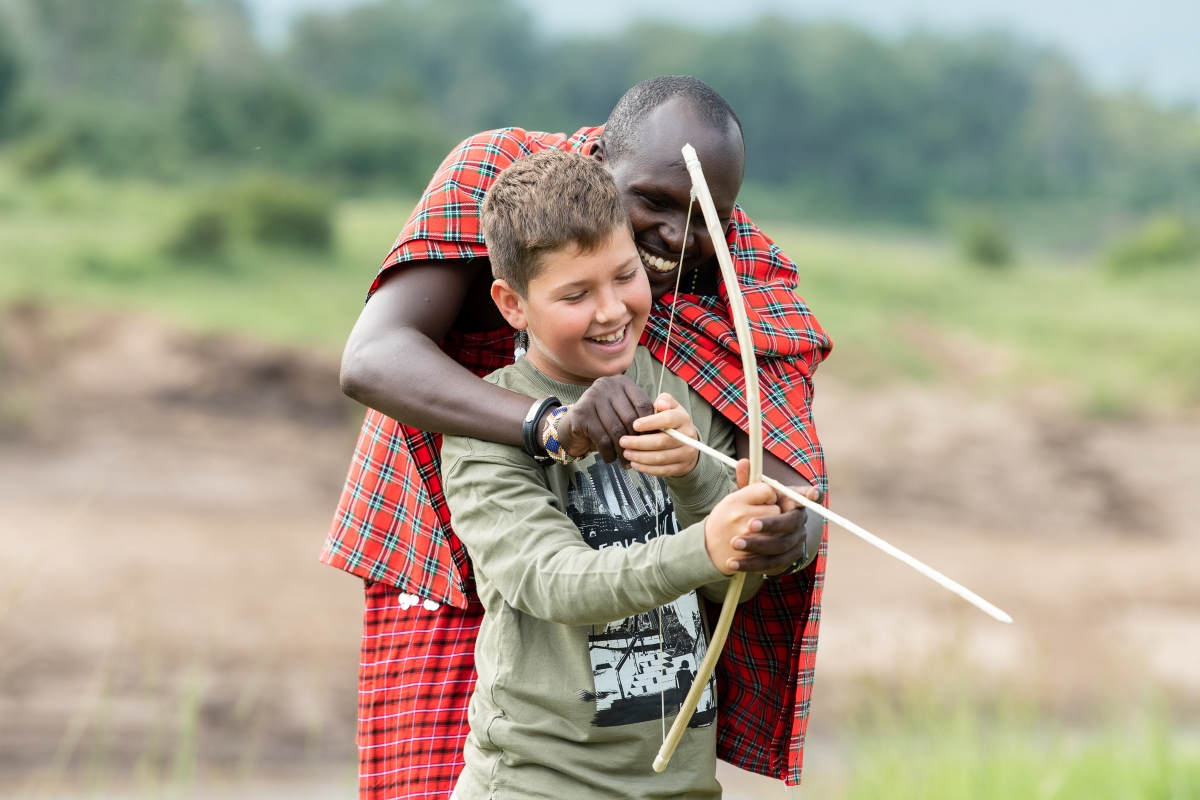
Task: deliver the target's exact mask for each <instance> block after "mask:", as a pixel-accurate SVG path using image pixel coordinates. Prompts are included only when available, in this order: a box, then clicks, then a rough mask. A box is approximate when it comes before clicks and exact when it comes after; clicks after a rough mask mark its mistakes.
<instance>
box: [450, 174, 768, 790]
mask: <svg viewBox="0 0 1200 800" xmlns="http://www.w3.org/2000/svg"><path fill="white" fill-rule="evenodd" d="M482 222H483V230H484V236H485V238H486V240H487V244H488V252H489V254H490V256H491V261H492V269H493V273H494V275H495V278H496V280H495V282H494V284H493V287H492V298H493V299H494V300H495V302H496V305H497V306H498V307H499V309H500V311H501V313H503V314H504V316H505V318H506V319H507V320H508V322H509V323H510V324H511V325H512V326H513V327H514V328H516V329H518V330H523V331H525V332H526V333H527V334H528V352H527V354H526V356H525V357H524V358H521V359H519V360H518V361H517V363H515V364H514V365H512V366H509V367H505V368H504V369H501V370H499V371H498V372H495V373H493V374H492V375H491V376H489V377H488V380H489V381H491V382H493V383H496V384H498V385H500V386H503V387H505V388H508V389H511V390H514V391H518V392H521V393H524V394H527V395H529V396H531V397H551V398H557V399H558V401H559V402H560V403H565V404H568V405H569V404H570V403H572V402H574V401H576V400H577V399H578V398H579V396H580V395H581V394H582V393H583V392H584V390H585V389H586V388H587V387H588V386H590V385H591V384H592V383H593V382H594V381H596V380H599V379H603V378H605V377H608V376H613V375H618V374H621V373H624V374H626V375H627V376H629V378H630V379H632V380H633V381H635V382H636V383H638V384H639V385H640V386H642V387H643V388H644V389H646V391H647V392H648V393H650V394H654V393H655V391H656V388H657V386H658V384H659V382H660V380H661V386H662V389H663V394H661V395H660V396H659V397H658V400H657V401H656V404H655V407H656V409H657V411H658V413H656V414H654V415H653V416H650V417H647V418H645V419H643V420H641V421H640V424H639V427H640V429H641V430H648V431H655V430H661V429H663V428H675V429H678V430H680V431H681V432H684V433H687V434H689V435H692V436H696V437H698V438H699V439H700V440H701V441H705V442H707V443H708V444H710V445H712V446H713V447H716V448H717V449H719V450H722V451H723V452H727V453H730V454H732V453H733V450H734V436H733V429H732V426H731V425H730V424H729V423H728V422H727V421H726V420H725V419H724V418H723V417H722V416H721V415H720V414H718V413H716V412H715V411H714V410H713V409H712V407H711V406H709V405H708V404H707V403H706V402H704V400H703V399H701V398H700V396H699V395H697V394H696V393H695V392H693V391H692V390H690V389H689V388H688V386H687V384H686V383H684V382H683V381H682V380H681V379H679V378H677V377H676V376H674V375H672V374H670V373H668V374H666V375H665V376H660V370H661V367H660V366H658V365H657V364H655V362H653V360H652V359H651V357H650V355H649V353H648V352H647V351H646V350H645V349H644V348H641V347H639V346H638V345H637V342H638V340H639V338H640V336H641V334H642V329H643V327H644V325H645V322H646V318H647V316H648V315H649V311H650V305H651V297H650V289H649V285H648V283H647V279H646V275H645V270H644V269H643V268H642V265H641V262H640V260H639V255H638V252H637V249H636V247H635V245H634V242H633V238H632V235H631V232H630V227H629V222H628V218H627V217H626V214H625V211H624V209H623V207H622V204H621V202H620V198H619V197H618V194H617V190H616V187H615V185H614V184H613V182H612V178H611V177H610V176H609V174H608V173H607V172H606V171H605V170H604V168H603V166H602V165H601V164H600V163H599V162H597V161H596V160H594V159H588V158H585V157H583V156H579V155H575V154H571V153H566V152H563V151H560V150H548V151H545V152H542V153H538V154H535V155H532V156H529V157H527V158H523V159H521V160H519V161H517V162H516V163H514V164H513V165H512V166H510V167H509V168H508V169H507V170H505V171H504V173H502V174H501V176H500V178H499V179H498V180H497V181H496V183H495V184H494V185H493V187H492V188H491V189H490V191H489V192H488V195H487V199H486V201H485V202H484V205H483V211H482ZM675 398H678V400H676V399H675ZM559 418H560V415H559V414H552V415H550V417H548V419H547V422H546V428H545V430H544V431H542V436H541V439H540V441H542V442H543V443H545V444H546V450H547V452H548V454H549V455H550V456H551V457H552V458H553V459H554V460H553V461H552V462H550V463H548V464H545V465H543V464H539V463H538V462H537V461H535V460H534V458H532V457H531V456H529V455H527V453H526V452H525V450H524V449H522V448H518V447H510V446H505V445H498V444H492V443H488V442H483V441H480V440H476V439H468V438H463V437H452V436H447V437H445V439H444V443H443V445H442V467H443V474H444V476H445V478H444V480H445V491H446V499H447V501H448V503H449V507H450V511H451V514H452V519H453V525H454V530H455V532H456V533H457V534H458V536H459V538H460V539H462V541H463V542H464V544H465V545H466V547H467V550H468V552H469V554H470V556H471V560H472V562H473V564H474V565H475V570H476V572H475V578H476V582H477V588H478V592H479V597H480V599H481V600H482V601H483V605H484V608H485V616H484V620H483V624H482V627H481V628H480V632H479V638H478V641H477V645H476V667H477V670H478V676H479V677H478V682H477V684H476V689H475V693H474V695H473V696H472V698H471V705H470V711H469V718H470V727H471V731H470V735H469V736H468V737H467V744H466V748H465V753H464V756H465V760H466V768H465V769H464V771H463V773H462V774H461V776H460V777H459V780H458V785H457V787H456V789H455V797H456V798H458V800H483V798H493V797H496V798H499V797H504V798H516V797H520V798H552V799H553V800H563V798H572V800H573V799H574V798H593V797H594V798H651V797H654V798H662V797H687V798H718V797H720V795H721V787H720V785H719V784H718V783H717V781H716V777H715V770H716V733H715V726H714V725H713V722H714V718H715V714H716V703H715V696H714V693H715V688H714V684H713V683H711V682H710V684H709V686H708V688H707V690H706V692H705V695H704V696H703V698H702V699H701V702H700V704H699V707H698V709H697V713H696V715H695V717H694V718H693V720H692V723H691V726H690V728H689V730H688V731H687V733H686V734H685V736H684V738H683V741H682V742H681V744H680V746H679V749H678V751H677V752H676V754H675V757H674V759H673V760H672V761H671V765H670V767H669V768H668V769H667V770H666V771H665V772H663V773H661V774H656V773H654V772H653V770H652V768H651V765H652V763H653V761H654V756H655V753H656V752H657V750H658V747H659V745H660V744H661V742H662V738H663V732H664V726H665V725H667V724H669V719H667V718H669V717H673V716H674V715H675V714H676V713H677V712H678V709H679V705H680V703H681V702H682V700H683V697H684V696H685V695H686V693H687V691H688V689H689V688H690V687H691V685H692V683H693V680H694V676H695V671H696V668H697V667H698V666H699V663H700V660H701V659H702V658H703V657H704V653H705V650H706V649H707V641H706V633H705V620H704V617H703V611H702V605H701V604H700V602H699V599H698V597H697V594H696V590H700V591H701V592H703V593H704V594H705V596H708V597H710V598H712V599H714V600H720V599H721V598H723V596H724V585H725V581H726V580H727V578H728V576H729V575H732V574H733V573H734V572H735V571H736V570H737V568H738V559H737V551H736V550H735V549H734V547H733V542H734V540H735V539H737V537H739V536H741V535H743V534H747V533H749V532H751V530H752V527H751V526H752V523H753V521H754V520H757V519H760V518H763V517H768V516H773V515H775V514H778V513H780V509H779V507H778V506H776V505H775V502H776V498H775V494H774V492H773V491H772V490H770V489H769V488H768V487H766V486H764V485H762V484H756V485H754V486H749V487H745V488H742V489H740V490H737V491H734V488H735V487H734V480H733V477H732V476H731V475H730V474H729V472H728V471H727V470H726V469H725V468H724V467H722V466H721V465H720V464H717V463H716V462H715V461H713V460H712V459H702V458H698V454H697V453H696V452H695V451H694V450H691V449H690V448H686V447H682V446H680V445H678V444H677V443H676V442H675V441H674V440H672V439H670V438H669V437H667V436H666V435H665V434H662V433H657V434H653V433H651V434H644V435H642V436H640V437H638V439H639V441H638V443H637V445H636V447H633V448H630V449H629V450H627V451H626V453H625V455H626V457H627V458H628V459H629V461H630V462H631V463H632V464H633V465H634V467H636V470H634V469H630V470H626V469H623V468H622V467H621V466H620V464H619V463H614V464H612V465H607V464H604V463H603V462H602V461H601V460H599V459H597V458H596V457H595V455H591V456H588V457H586V458H584V459H582V460H577V461H574V462H573V463H569V462H568V459H569V458H570V457H569V456H565V455H564V454H563V453H562V452H561V449H560V448H559V447H558V444H557V442H556V440H555V433H556V429H555V426H556V424H557V421H558V419H559ZM548 460H549V459H548ZM563 462H567V463H563ZM745 475H746V470H745V465H744V464H743V467H742V468H741V469H739V471H738V477H739V479H740V480H739V482H740V483H742V484H743V485H744V483H745ZM761 582H762V579H761V577H760V576H756V575H751V576H749V577H748V579H747V582H746V590H745V592H744V594H743V597H742V599H743V600H745V599H747V598H749V597H750V596H752V595H753V594H754V593H755V592H756V591H757V590H758V588H759V586H760V585H761ZM664 720H667V721H666V722H664Z"/></svg>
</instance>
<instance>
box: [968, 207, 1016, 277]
mask: <svg viewBox="0 0 1200 800" xmlns="http://www.w3.org/2000/svg"><path fill="white" fill-rule="evenodd" d="M958 244H959V249H960V250H961V251H962V255H963V258H965V259H966V260H967V261H969V262H970V263H972V264H979V265H980V266H983V267H991V268H999V267H1006V266H1008V265H1009V264H1011V263H1012V262H1013V245H1012V240H1011V238H1010V237H1009V234H1008V231H1007V230H1006V229H1005V228H1004V226H1003V225H1002V224H1001V222H1000V221H999V220H998V219H996V217H995V216H994V215H992V214H989V213H986V212H976V213H973V214H970V215H969V216H967V217H966V218H965V219H963V220H962V222H961V223H960V224H959V229H958Z"/></svg>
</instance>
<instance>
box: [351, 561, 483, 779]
mask: <svg viewBox="0 0 1200 800" xmlns="http://www.w3.org/2000/svg"><path fill="white" fill-rule="evenodd" d="M366 604H367V610H366V614H365V615H364V620H363V641H362V664H361V667H360V670H361V671H360V674H359V693H358V788H359V797H362V798H371V799H372V800H383V799H384V798H388V800H393V799H398V800H429V799H432V798H436V799H437V800H445V798H446V797H448V796H449V795H450V792H451V791H453V789H454V783H455V781H456V780H458V774H459V773H460V772H462V769H463V756H462V750H463V745H464V744H465V743H466V738H467V724H466V720H467V704H468V703H469V702H470V700H471V692H472V691H474V690H475V636H476V634H478V632H479V624H480V623H481V622H482V621H483V604H482V603H480V602H479V600H478V599H477V598H472V599H471V600H470V602H469V603H468V605H467V608H466V609H461V608H455V607H454V606H449V605H443V606H441V607H440V608H437V609H436V610H432V611H431V610H430V609H428V608H426V607H424V606H423V605H422V604H421V601H420V598H417V597H416V596H415V595H409V594H404V593H402V592H400V591H399V590H397V589H396V588H395V587H393V586H389V585H388V584H386V583H375V584H368V585H367V589H366Z"/></svg>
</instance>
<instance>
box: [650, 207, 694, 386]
mask: <svg viewBox="0 0 1200 800" xmlns="http://www.w3.org/2000/svg"><path fill="white" fill-rule="evenodd" d="M695 204H696V187H695V186H693V187H692V193H691V195H690V197H689V199H688V207H687V214H686V216H685V219H684V221H683V242H682V243H681V244H680V245H679V266H678V267H676V268H675V292H674V293H673V294H672V295H671V313H670V314H668V315H667V340H666V342H664V343H663V358H662V369H661V370H659V372H658V391H656V392H655V393H654V399H655V400H657V399H658V396H659V395H660V394H662V386H663V378H665V377H666V376H667V359H668V358H670V357H671V334H672V333H673V332H674V330H675V306H676V305H677V304H678V303H679V281H680V279H682V278H683V256H684V254H685V253H686V252H687V235H688V231H689V230H690V229H691V224H692V206H694V205H695Z"/></svg>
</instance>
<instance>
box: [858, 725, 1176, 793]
mask: <svg viewBox="0 0 1200 800" xmlns="http://www.w3.org/2000/svg"><path fill="white" fill-rule="evenodd" d="M901 719H902V720H904V721H903V722H899V720H901ZM1134 719H1135V720H1136V721H1134V722H1130V721H1129V720H1128V719H1126V720H1125V721H1123V722H1122V724H1120V725H1119V726H1117V725H1114V726H1112V727H1110V728H1108V729H1106V730H1101V731H1096V730H1090V731H1085V732H1068V731H1066V730H1063V729H1058V728H1055V729H1047V728H1046V727H1044V726H1043V727H1037V726H1035V725H1034V724H1033V721H1032V720H1031V719H1022V718H1020V717H1013V716H1011V715H1000V716H999V717H996V716H994V715H990V714H986V713H981V712H980V711H979V710H978V709H970V708H962V709H959V710H958V711H956V712H953V713H950V714H935V715H933V716H930V715H928V714H926V715H922V713H921V712H915V713H914V712H913V711H912V710H911V709H910V710H909V711H908V712H907V713H905V714H903V715H901V716H887V717H885V718H876V719H875V720H874V721H873V724H871V725H870V726H867V727H865V728H864V730H863V731H862V732H861V733H860V735H859V736H858V737H857V741H856V743H855V745H854V748H853V752H852V754H851V758H850V764H849V770H848V773H849V774H848V777H847V780H846V781H845V783H844V784H843V785H842V791H840V792H838V796H839V797H840V798H842V799H843V800H885V799H886V800H963V798H970V799H971V800H1132V799H1135V798H1136V799H1137V800H1142V799H1144V800H1193V799H1194V798H1200V750H1198V749H1197V748H1196V747H1195V746H1194V743H1193V744H1191V745H1189V744H1186V743H1185V741H1184V738H1183V737H1182V736H1181V735H1180V734H1179V732H1178V730H1177V729H1173V728H1171V727H1170V726H1169V725H1168V724H1167V723H1166V722H1164V721H1162V720H1161V719H1156V718H1153V717H1145V716H1141V717H1138V716H1136V715H1135V717H1134Z"/></svg>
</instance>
